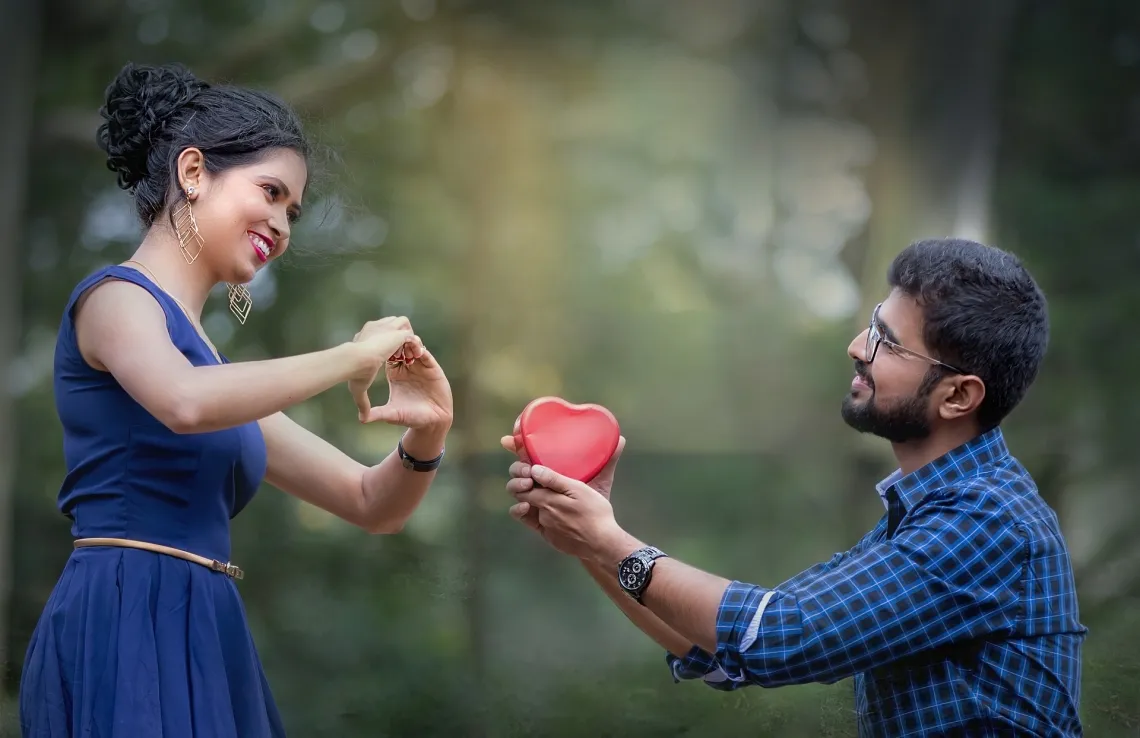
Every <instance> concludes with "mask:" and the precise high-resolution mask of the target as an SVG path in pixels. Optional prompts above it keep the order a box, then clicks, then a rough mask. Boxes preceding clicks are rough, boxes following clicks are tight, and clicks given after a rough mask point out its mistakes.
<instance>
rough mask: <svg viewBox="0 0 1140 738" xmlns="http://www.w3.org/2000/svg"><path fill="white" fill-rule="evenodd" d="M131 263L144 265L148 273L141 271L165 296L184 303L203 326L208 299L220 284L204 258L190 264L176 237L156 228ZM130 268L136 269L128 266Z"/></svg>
mask: <svg viewBox="0 0 1140 738" xmlns="http://www.w3.org/2000/svg"><path fill="white" fill-rule="evenodd" d="M131 260H132V261H136V262H139V263H141V264H142V265H143V266H144V267H145V269H144V270H140V271H143V272H144V274H146V272H147V271H149V272H150V273H149V274H146V276H147V277H150V278H151V280H152V281H155V282H157V283H158V286H159V288H161V289H162V290H163V291H164V292H166V293H167V294H169V295H170V296H171V297H173V298H174V299H175V300H177V301H179V302H180V303H182V305H183V307H184V308H185V309H186V310H187V311H189V312H190V314H191V316H192V317H193V318H194V320H195V321H198V322H199V323H201V320H202V310H203V308H204V307H205V305H206V298H208V297H209V296H210V291H211V290H213V288H214V286H215V285H216V284H217V280H216V279H215V278H214V275H213V274H211V273H210V270H209V269H208V268H207V267H206V264H205V263H204V261H203V260H202V259H201V258H199V259H198V260H196V261H195V262H194V263H193V264H187V263H186V259H185V257H183V256H182V251H181V250H180V249H179V248H178V239H177V238H175V237H174V234H172V233H167V232H165V231H163V230H160V229H154V228H152V229H151V230H150V232H149V233H147V235H146V237H145V238H144V239H143V242H142V243H141V244H139V247H138V249H136V250H135V253H134V254H133V255H132V256H131ZM128 266H133V265H130V264H128Z"/></svg>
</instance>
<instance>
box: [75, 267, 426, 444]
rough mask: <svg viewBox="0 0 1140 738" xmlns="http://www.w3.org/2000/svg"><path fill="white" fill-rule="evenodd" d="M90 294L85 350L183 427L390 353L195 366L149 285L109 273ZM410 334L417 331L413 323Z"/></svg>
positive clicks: (266, 410)
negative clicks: (174, 340) (169, 328)
mask: <svg viewBox="0 0 1140 738" xmlns="http://www.w3.org/2000/svg"><path fill="white" fill-rule="evenodd" d="M85 297H86V299H85V300H84V301H83V302H82V303H81V304H80V305H79V306H78V307H77V310H76V312H77V314H76V318H75V327H76V333H77V340H78V343H79V349H80V352H81V353H82V354H83V357H84V358H85V359H86V360H87V361H88V363H90V364H91V365H92V366H93V367H95V368H96V369H103V370H106V371H109V372H110V373H111V374H113V375H114V376H115V379H116V380H118V382H119V384H121V385H122V386H123V389H125V390H126V391H127V393H128V394H130V395H131V397H133V398H134V399H135V401H136V402H138V403H139V404H140V405H142V406H143V407H145V408H146V409H147V410H148V411H149V412H150V413H151V414H152V415H154V416H155V417H156V418H158V420H159V421H160V422H162V423H163V424H164V425H166V426H167V427H168V428H170V429H171V430H173V431H174V432H176V433H202V432H207V431H214V430H220V429H223V428H232V427H234V426H238V425H242V424H244V423H249V422H253V421H257V420H261V419H262V418H266V417H269V416H270V415H273V414H274V413H277V412H280V411H282V410H284V409H285V408H287V407H291V406H293V405H296V404H297V403H299V402H302V401H304V400H307V399H309V398H311V397H313V396H314V395H317V394H319V393H321V392H323V391H325V390H327V389H329V388H330V387H333V386H335V385H337V384H340V383H342V382H346V381H348V380H349V379H350V378H351V377H353V376H356V375H358V374H361V373H364V372H366V371H368V368H369V367H370V366H373V365H375V366H379V365H380V364H382V363H383V360H384V359H385V358H387V357H376V356H369V355H368V354H367V352H366V351H365V350H363V349H362V347H361V345H360V344H354V343H345V344H341V345H339V346H336V347H333V348H330V349H326V350H324V351H316V352H312V353H308V354H301V355H299V356H290V357H286V358H282V359H269V360H266V361H250V362H241V363H235V364H225V365H222V366H206V367H195V366H193V365H192V364H191V363H190V362H189V361H188V360H187V359H186V357H185V356H183V355H182V353H181V352H180V351H179V350H178V349H177V348H176V347H175V346H174V344H173V343H172V342H171V340H170V334H169V333H168V332H167V328H166V314H165V313H164V312H163V310H162V307H161V306H159V304H158V303H157V302H156V301H155V299H154V297H153V296H151V295H150V294H149V293H148V292H147V291H146V290H144V289H143V288H141V287H139V286H138V285H135V284H133V283H131V282H126V281H121V280H110V281H107V282H104V283H103V284H101V285H98V286H96V287H94V288H92V290H91V291H90V292H88V293H87V295H86V296H85ZM407 334H408V336H409V337H410V336H411V335H412V333H411V330H410V327H409V330H408V331H407Z"/></svg>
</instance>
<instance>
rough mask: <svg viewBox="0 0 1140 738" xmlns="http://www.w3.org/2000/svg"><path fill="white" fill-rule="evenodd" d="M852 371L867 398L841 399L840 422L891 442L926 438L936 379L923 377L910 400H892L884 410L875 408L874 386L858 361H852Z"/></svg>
mask: <svg viewBox="0 0 1140 738" xmlns="http://www.w3.org/2000/svg"><path fill="white" fill-rule="evenodd" d="M855 372H856V373H857V374H858V375H859V376H860V377H861V378H862V379H863V381H864V382H866V383H867V385H868V386H869V387H870V388H871V395H870V397H868V398H867V399H865V400H861V401H860V400H856V399H855V396H854V395H853V394H850V393H848V395H847V396H846V397H845V398H843V407H842V409H841V411H840V412H841V414H842V415H843V420H844V422H846V423H847V425H849V426H851V427H852V428H854V429H855V430H857V431H859V432H860V433H870V434H872V435H875V436H879V437H880V438H885V439H886V440H888V441H890V442H891V443H905V442H907V441H917V440H921V439H923V438H926V437H927V436H929V435H930V421H929V420H928V419H927V406H928V405H929V399H930V393H931V392H932V391H933V390H934V385H935V384H936V383H937V376H934V377H932V376H930V375H927V376H926V377H925V378H924V379H923V381H922V386H920V387H919V388H918V391H917V392H916V393H915V394H914V395H913V396H911V397H908V398H906V399H904V400H896V401H895V402H892V403H891V404H890V405H888V406H887V407H877V406H876V405H875V386H874V384H873V383H872V381H871V377H870V375H868V373H867V367H866V365H865V364H863V363H862V362H856V364H855Z"/></svg>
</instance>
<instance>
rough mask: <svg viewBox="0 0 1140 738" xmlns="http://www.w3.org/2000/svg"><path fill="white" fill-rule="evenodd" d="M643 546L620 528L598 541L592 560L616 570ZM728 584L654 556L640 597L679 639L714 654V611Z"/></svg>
mask: <svg viewBox="0 0 1140 738" xmlns="http://www.w3.org/2000/svg"><path fill="white" fill-rule="evenodd" d="M644 545H645V544H643V543H641V542H640V541H638V540H637V539H636V538H634V537H633V536H631V535H629V534H628V533H626V532H625V531H621V532H620V533H616V534H615V535H614V536H613V537H612V538H611V539H610V540H607V541H600V542H599V545H598V547H597V549H596V550H595V552H594V556H593V559H594V561H595V562H596V565H597V566H598V568H599V570H600V571H602V572H606V571H615V570H616V569H617V567H618V565H619V564H620V563H621V561H622V559H624V558H625V557H626V556H628V555H630V554H631V553H633V552H634V551H636V550H637V549H639V548H642V547H643V546H644ZM591 573H592V572H591ZM729 584H731V582H729V580H727V579H725V578H723V577H718V576H716V575H714V574H708V573H706V572H703V571H701V570H700V569H696V568H694V567H692V566H689V565H687V564H683V563H681V562H680V561H677V560H676V559H673V558H669V557H666V558H661V559H657V561H656V563H655V564H654V567H653V577H652V579H651V580H650V582H649V586H648V587H647V588H646V590H645V593H644V594H643V595H642V597H641V600H642V602H643V603H644V605H645V607H646V608H647V609H648V610H649V611H650V612H651V613H652V614H653V615H655V616H656V617H657V618H658V619H660V620H661V621H662V623H663V624H664V625H666V626H668V627H669V628H670V629H671V630H673V631H675V632H676V633H677V634H678V635H679V636H680V637H681V640H687V641H689V642H690V643H695V644H697V645H698V646H700V647H701V648H703V649H704V650H705V651H708V652H709V653H710V654H715V653H716V651H717V638H716V624H717V613H718V611H719V610H720V603H721V600H722V599H723V598H724V592H725V590H726V589H728V585H729ZM622 596H625V595H624V594H623V595H622ZM634 604H635V605H636V603H634ZM622 610H623V611H624V610H625V608H624V607H623V608H622ZM628 614H629V613H627V615H628ZM634 622H637V621H636V620H635V621H634ZM639 626H640V623H639ZM643 630H644V628H643ZM646 632H647V633H648V631H646ZM651 635H652V634H651ZM674 653H675V654H676V655H678V656H680V655H682V653H677V652H674Z"/></svg>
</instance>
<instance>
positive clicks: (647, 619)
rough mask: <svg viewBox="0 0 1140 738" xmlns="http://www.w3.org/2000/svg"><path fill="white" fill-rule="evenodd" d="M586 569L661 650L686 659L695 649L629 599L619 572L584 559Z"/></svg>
mask: <svg viewBox="0 0 1140 738" xmlns="http://www.w3.org/2000/svg"><path fill="white" fill-rule="evenodd" d="M582 566H584V567H585V568H586V571H587V572H589V573H590V576H591V577H593V578H594V581H595V582H597V583H598V586H599V587H601V589H602V591H603V592H605V593H606V596H608V597H609V598H610V599H611V600H613V603H614V604H615V605H617V606H618V608H619V609H620V610H621V611H622V612H623V613H624V614H625V616H626V617H627V618H629V620H630V622H632V623H633V624H634V625H636V626H637V627H638V628H640V629H641V631H642V632H643V633H645V634H646V635H647V636H649V637H650V638H652V639H653V640H654V641H656V642H657V644H658V645H659V646H661V647H662V648H664V649H665V650H666V651H669V652H670V653H672V654H673V655H674V656H684V655H685V654H686V653H688V652H689V650H691V649H692V647H693V642H692V641H690V640H689V639H687V638H685V637H684V636H682V635H681V634H680V633H678V632H677V631H675V630H673V629H672V628H670V627H669V626H668V625H666V624H665V623H664V622H663V621H662V620H661V618H659V617H657V616H656V615H654V614H653V613H652V612H650V610H649V609H648V608H646V607H643V606H642V605H639V604H637V602H635V601H634V600H633V598H632V597H630V596H629V595H627V594H626V593H625V591H624V590H623V589H622V588H621V586H620V585H619V584H618V582H617V569H616V567H615V568H613V569H605V568H603V567H602V566H601V565H600V564H598V563H597V562H595V561H590V560H586V559H583V560H582Z"/></svg>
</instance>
